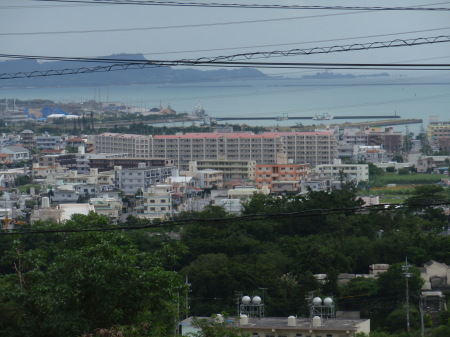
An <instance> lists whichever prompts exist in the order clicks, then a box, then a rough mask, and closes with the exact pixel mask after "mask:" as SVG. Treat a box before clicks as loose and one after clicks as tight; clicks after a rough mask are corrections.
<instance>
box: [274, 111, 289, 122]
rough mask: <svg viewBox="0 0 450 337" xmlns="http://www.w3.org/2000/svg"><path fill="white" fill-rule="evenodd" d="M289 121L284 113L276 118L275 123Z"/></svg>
mask: <svg viewBox="0 0 450 337" xmlns="http://www.w3.org/2000/svg"><path fill="white" fill-rule="evenodd" d="M288 119H289V117H288V114H286V113H284V114H283V115H282V116H277V117H276V120H277V121H287V120H288Z"/></svg>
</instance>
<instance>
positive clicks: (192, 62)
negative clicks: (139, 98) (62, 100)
mask: <svg viewBox="0 0 450 337" xmlns="http://www.w3.org/2000/svg"><path fill="white" fill-rule="evenodd" d="M444 42H450V36H444V35H442V36H437V37H429V38H415V39H408V40H402V39H396V40H393V41H387V42H370V43H355V44H352V45H342V46H331V47H314V48H309V49H291V50H288V51H271V52H251V53H241V54H234V55H229V56H217V57H200V58H197V59H181V60H174V61H170V60H130V59H118V58H83V57H51V56H30V55H12V54H0V57H3V58H17V59H32V60H47V61H77V62H90V63H108V64H109V65H107V66H96V67H81V68H74V69H62V70H46V71H32V72H18V73H3V74H0V79H16V78H30V77H43V76H56V75H69V74H70V75H74V74H81V73H94V72H110V71H118V70H129V69H143V68H145V67H162V66H209V67H210V66H225V67H253V68H308V69H324V68H329V69H391V70H403V69H410V70H425V69H430V70H450V69H447V67H448V66H449V64H413V63H410V64H396V63H274V62H270V63H269V62H246V61H239V60H251V59H258V58H271V57H288V56H300V55H312V54H329V53H334V52H349V51H357V50H370V49H380V48H391V47H405V46H417V45H425V44H436V43H444ZM111 63H114V64H111Z"/></svg>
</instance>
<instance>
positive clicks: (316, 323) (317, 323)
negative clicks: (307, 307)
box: [312, 316, 322, 328]
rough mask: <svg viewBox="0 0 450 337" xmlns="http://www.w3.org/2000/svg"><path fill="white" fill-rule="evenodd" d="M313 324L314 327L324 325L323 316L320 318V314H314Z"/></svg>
mask: <svg viewBox="0 0 450 337" xmlns="http://www.w3.org/2000/svg"><path fill="white" fill-rule="evenodd" d="M312 325H313V327H314V328H318V327H321V326H322V318H320V317H319V316H314V317H313V323H312Z"/></svg>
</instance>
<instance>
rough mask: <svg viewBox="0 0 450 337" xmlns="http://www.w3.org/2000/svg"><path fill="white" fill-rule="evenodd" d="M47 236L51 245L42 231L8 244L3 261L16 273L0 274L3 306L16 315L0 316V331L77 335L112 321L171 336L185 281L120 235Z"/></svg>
mask: <svg viewBox="0 0 450 337" xmlns="http://www.w3.org/2000/svg"><path fill="white" fill-rule="evenodd" d="M83 217H85V218H83ZM88 218H89V216H80V215H79V216H77V217H76V218H75V219H73V220H72V221H74V223H69V225H70V226H72V225H74V224H75V223H77V224H78V225H79V226H82V227H85V226H86V225H88V223H89V222H88V223H85V224H83V223H81V222H82V220H86V219H88ZM91 220H92V219H91ZM71 228H74V227H71ZM41 237H42V238H44V239H46V240H44V241H40V238H41ZM28 238H29V237H28ZM51 238H52V240H53V242H52V244H50V245H49V244H48V242H49V241H48V237H47V236H44V237H43V235H40V236H37V237H36V238H34V239H33V240H28V239H27V240H23V239H21V240H16V241H15V242H13V243H11V245H10V248H9V249H8V254H7V256H5V257H4V260H3V263H6V265H7V266H8V265H9V266H11V267H12V269H11V270H13V271H14V273H8V274H2V275H0V288H1V289H2V290H4V291H3V292H2V295H0V303H1V304H2V305H0V310H6V309H7V310H11V312H12V313H13V314H12V316H13V317H12V319H11V320H10V321H9V322H5V320H4V319H0V329H1V330H0V335H5V336H6V335H8V336H55V337H59V336H67V337H71V336H74V337H75V336H80V335H81V334H83V333H93V332H94V331H95V330H96V329H100V328H102V329H111V328H113V327H114V326H121V329H122V330H123V331H127V329H128V330H129V329H131V327H135V328H136V329H140V330H142V331H143V333H144V332H145V331H144V330H145V329H144V328H143V327H144V325H145V326H150V327H151V330H148V331H147V330H146V331H147V332H145V333H146V335H148V336H168V335H170V334H171V333H172V331H173V328H174V317H177V313H176V312H177V303H178V301H179V300H180V298H179V296H178V294H179V293H181V292H183V291H184V290H183V286H182V280H181V278H180V276H179V275H177V274H176V273H174V272H171V271H166V270H164V268H162V267H161V265H160V263H159V260H158V259H157V258H155V256H154V255H152V254H149V253H141V252H139V251H138V250H137V249H136V247H135V246H134V245H133V244H132V242H131V241H130V239H129V238H128V237H127V236H125V235H124V234H121V233H93V232H91V233H86V232H85V233H77V232H74V233H67V234H64V235H59V234H51ZM45 242H47V244H45ZM33 245H34V247H33ZM2 306H3V307H2ZM2 317H3V316H2ZM6 317H8V316H6ZM9 317H10V318H11V315H9ZM144 323H145V324H144ZM143 324H144V325H143ZM130 331H131V330H130ZM141 336H144V334H142V335H141Z"/></svg>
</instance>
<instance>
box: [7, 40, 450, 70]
mask: <svg viewBox="0 0 450 337" xmlns="http://www.w3.org/2000/svg"><path fill="white" fill-rule="evenodd" d="M445 42H450V35H440V36H435V37H419V38H413V39H395V40H391V41H383V42H367V43H354V44H350V45H338V46H336V45H335V46H328V47H313V48H304V49H298V48H296V49H290V50H284V51H279V50H275V51H269V52H248V53H240V54H233V55H227V56H214V57H207V56H203V57H199V58H195V59H180V60H174V61H167V60H132V59H123V58H122V59H121V58H87V57H58V56H28V55H14V54H0V57H2V58H18V59H32V60H45V61H77V62H96V63H97V62H100V63H113V62H114V63H143V64H161V65H174V66H175V65H179V64H203V63H218V62H221V61H236V60H251V59H259V58H272V57H288V56H301V55H312V54H329V53H336V52H349V51H358V50H369V49H380V48H393V47H411V46H420V45H426V44H437V43H445Z"/></svg>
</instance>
